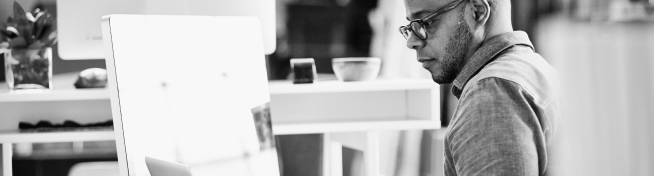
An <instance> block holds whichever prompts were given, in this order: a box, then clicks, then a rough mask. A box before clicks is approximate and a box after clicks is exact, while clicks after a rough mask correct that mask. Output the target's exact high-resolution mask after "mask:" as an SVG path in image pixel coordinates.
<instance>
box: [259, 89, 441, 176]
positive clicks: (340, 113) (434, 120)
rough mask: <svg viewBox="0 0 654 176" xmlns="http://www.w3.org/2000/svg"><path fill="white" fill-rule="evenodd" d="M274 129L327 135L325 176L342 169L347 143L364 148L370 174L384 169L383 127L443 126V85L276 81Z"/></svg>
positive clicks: (324, 145)
mask: <svg viewBox="0 0 654 176" xmlns="http://www.w3.org/2000/svg"><path fill="white" fill-rule="evenodd" d="M269 86H270V99H271V102H270V110H271V117H272V123H273V132H274V133H275V134H277V135H282V134H315V133H320V134H323V137H324V141H323V149H324V150H323V152H324V153H323V156H324V157H323V158H324V160H323V168H325V169H323V175H324V176H334V175H341V174H342V167H341V166H342V160H341V159H342V158H341V156H342V153H341V152H342V150H341V149H342V147H343V146H347V147H349V148H353V149H357V150H360V151H363V153H364V159H363V160H364V162H363V163H364V165H365V166H364V167H365V170H366V174H367V175H369V176H377V175H379V173H380V167H379V165H380V163H379V158H380V153H379V152H380V150H379V144H380V137H381V136H380V135H379V134H380V133H379V131H383V130H419V129H439V128H440V126H441V123H440V109H439V108H440V106H439V103H440V97H439V95H440V90H439V86H438V84H436V83H434V82H433V81H432V80H429V79H416V80H393V79H378V80H375V81H369V82H339V81H336V80H334V81H320V82H316V83H313V84H292V83H291V82H290V81H273V82H270V84H269Z"/></svg>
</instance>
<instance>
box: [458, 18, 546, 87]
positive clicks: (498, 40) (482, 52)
mask: <svg viewBox="0 0 654 176" xmlns="http://www.w3.org/2000/svg"><path fill="white" fill-rule="evenodd" d="M515 45H525V46H528V47H530V48H531V50H532V51H534V46H533V45H532V44H531V41H530V40H529V36H527V33H525V32H523V31H513V32H507V33H503V34H500V35H497V36H494V37H492V38H490V39H488V40H487V41H485V42H484V43H483V44H482V46H481V47H479V49H478V50H477V51H476V52H475V53H474V54H472V57H470V59H469V60H468V62H467V63H466V65H465V66H463V69H461V72H460V73H459V75H458V76H457V77H456V79H454V82H453V86H452V93H453V94H454V96H456V97H457V98H459V97H460V96H461V93H462V91H463V88H464V86H465V85H466V83H467V82H468V80H470V78H472V77H473V76H474V75H475V74H476V73H478V72H479V70H481V69H482V68H483V67H484V66H485V65H486V64H487V63H489V62H490V61H491V60H493V59H494V58H495V57H497V56H498V55H499V54H500V53H501V52H502V51H504V50H506V49H508V48H511V47H512V46H515Z"/></svg>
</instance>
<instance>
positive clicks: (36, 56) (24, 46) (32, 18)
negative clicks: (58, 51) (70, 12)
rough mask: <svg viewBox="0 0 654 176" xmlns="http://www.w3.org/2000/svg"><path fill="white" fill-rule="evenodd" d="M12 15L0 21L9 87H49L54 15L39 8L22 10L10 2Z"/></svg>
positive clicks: (55, 37) (55, 40) (0, 38)
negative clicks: (2, 21) (4, 20)
mask: <svg viewBox="0 0 654 176" xmlns="http://www.w3.org/2000/svg"><path fill="white" fill-rule="evenodd" d="M13 10H14V13H13V17H9V18H8V19H7V22H6V23H0V53H4V56H5V63H4V65H5V72H6V73H5V76H6V81H7V85H9V88H10V89H11V90H16V89H52V45H54V44H55V43H56V42H57V33H56V22H55V17H54V16H52V15H51V14H50V13H48V12H47V11H45V10H43V9H35V10H34V12H32V13H29V12H25V10H24V9H23V7H21V6H20V4H18V3H17V2H14V7H13Z"/></svg>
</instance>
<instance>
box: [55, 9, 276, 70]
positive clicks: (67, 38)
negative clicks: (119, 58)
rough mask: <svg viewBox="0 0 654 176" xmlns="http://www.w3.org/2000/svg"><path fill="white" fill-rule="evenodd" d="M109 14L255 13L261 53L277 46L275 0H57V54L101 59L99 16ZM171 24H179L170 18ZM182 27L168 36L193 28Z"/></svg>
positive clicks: (214, 14) (64, 57)
mask: <svg viewBox="0 0 654 176" xmlns="http://www.w3.org/2000/svg"><path fill="white" fill-rule="evenodd" d="M110 14H153V15H207V16H254V17H258V18H259V21H260V23H261V27H262V32H263V34H262V35H263V39H264V40H263V41H264V53H265V54H272V53H273V52H274V51H275V47H276V44H275V37H276V34H275V1H274V0H57V23H58V24H57V28H58V35H59V41H58V45H59V56H60V57H61V58H62V59H64V60H79V59H104V58H105V57H104V56H105V55H104V49H103V46H102V32H101V29H100V19H101V18H102V16H105V15H110ZM170 25H179V23H178V22H175V21H171V22H170ZM184 27H185V28H186V29H187V30H185V32H183V33H178V34H169V35H185V33H192V32H194V30H195V29H196V27H195V26H184ZM238 29H239V28H238V27H235V28H234V30H238ZM161 37H166V36H161Z"/></svg>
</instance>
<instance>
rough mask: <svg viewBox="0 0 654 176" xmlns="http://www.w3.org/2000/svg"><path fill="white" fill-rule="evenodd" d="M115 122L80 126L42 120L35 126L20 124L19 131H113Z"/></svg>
mask: <svg viewBox="0 0 654 176" xmlns="http://www.w3.org/2000/svg"><path fill="white" fill-rule="evenodd" d="M113 126H114V122H113V120H108V121H105V122H98V123H89V124H80V123H77V122H75V121H72V120H66V121H64V123H63V124H53V123H52V122H50V121H46V120H41V121H39V122H37V123H36V125H33V124H31V123H28V122H19V123H18V129H19V130H20V131H21V132H53V131H80V130H90V129H113Z"/></svg>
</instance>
